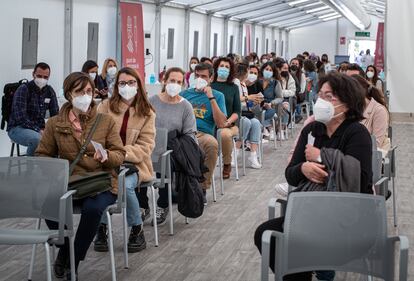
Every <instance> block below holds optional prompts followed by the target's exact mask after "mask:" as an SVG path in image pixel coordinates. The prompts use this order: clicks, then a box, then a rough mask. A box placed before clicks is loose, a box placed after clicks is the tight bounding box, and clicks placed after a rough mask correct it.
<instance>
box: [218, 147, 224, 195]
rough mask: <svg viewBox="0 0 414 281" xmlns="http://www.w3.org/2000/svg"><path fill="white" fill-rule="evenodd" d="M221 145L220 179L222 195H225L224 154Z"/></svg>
mask: <svg viewBox="0 0 414 281" xmlns="http://www.w3.org/2000/svg"><path fill="white" fill-rule="evenodd" d="M221 150H222V149H221V145H220V150H219V172H220V174H219V177H220V188H221V195H224V180H223V154H222V151H221Z"/></svg>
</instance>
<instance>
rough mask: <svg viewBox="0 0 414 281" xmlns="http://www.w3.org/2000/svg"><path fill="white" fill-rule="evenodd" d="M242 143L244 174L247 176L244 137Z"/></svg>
mask: <svg viewBox="0 0 414 281" xmlns="http://www.w3.org/2000/svg"><path fill="white" fill-rule="evenodd" d="M241 143H242V147H241V148H242V163H243V176H246V151H245V148H246V147H245V145H244V139H243V138H242V139H241Z"/></svg>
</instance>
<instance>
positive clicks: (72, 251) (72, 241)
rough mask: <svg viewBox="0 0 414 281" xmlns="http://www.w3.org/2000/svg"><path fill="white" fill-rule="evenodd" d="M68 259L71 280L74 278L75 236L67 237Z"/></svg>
mask: <svg viewBox="0 0 414 281" xmlns="http://www.w3.org/2000/svg"><path fill="white" fill-rule="evenodd" d="M69 261H70V275H71V279H72V280H76V270H75V237H74V236H70V237H69Z"/></svg>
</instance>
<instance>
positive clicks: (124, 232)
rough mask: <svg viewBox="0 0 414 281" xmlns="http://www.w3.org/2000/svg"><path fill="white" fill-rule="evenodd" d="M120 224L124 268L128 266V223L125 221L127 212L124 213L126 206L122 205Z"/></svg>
mask: <svg viewBox="0 0 414 281" xmlns="http://www.w3.org/2000/svg"><path fill="white" fill-rule="evenodd" d="M122 224H123V236H124V237H123V238H124V241H123V244H124V245H123V247H124V264H125V266H124V268H125V269H127V268H129V261H128V223H127V214H126V207H122Z"/></svg>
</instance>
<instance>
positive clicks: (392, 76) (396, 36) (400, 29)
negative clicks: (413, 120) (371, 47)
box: [385, 0, 414, 113]
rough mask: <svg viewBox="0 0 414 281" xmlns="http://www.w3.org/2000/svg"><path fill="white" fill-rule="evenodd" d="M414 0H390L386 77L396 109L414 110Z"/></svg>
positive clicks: (401, 110) (387, 23)
mask: <svg viewBox="0 0 414 281" xmlns="http://www.w3.org/2000/svg"><path fill="white" fill-rule="evenodd" d="M413 14H414V3H413V1H412V0H399V1H388V12H387V21H386V31H385V33H386V37H385V39H386V56H387V59H386V63H387V64H386V77H387V89H389V90H390V110H391V111H392V112H406V113H408V112H410V113H411V112H414V95H413V93H414V80H413V79H412V71H411V69H412V66H413V65H414V57H413V55H412V54H413V46H414V37H413V35H412V34H413V26H414V18H413V16H412V15H413Z"/></svg>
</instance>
